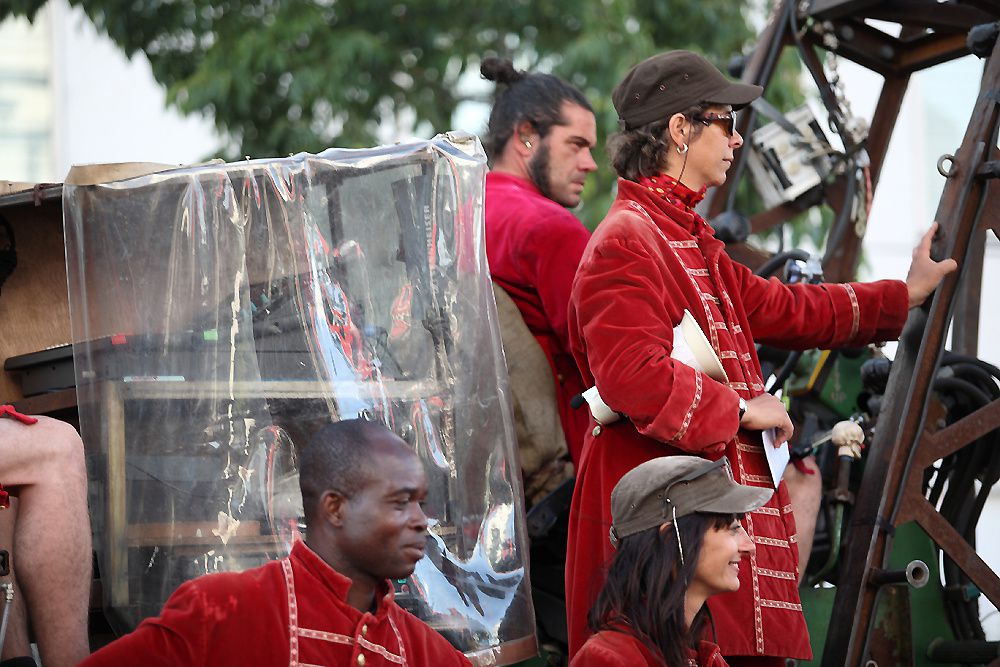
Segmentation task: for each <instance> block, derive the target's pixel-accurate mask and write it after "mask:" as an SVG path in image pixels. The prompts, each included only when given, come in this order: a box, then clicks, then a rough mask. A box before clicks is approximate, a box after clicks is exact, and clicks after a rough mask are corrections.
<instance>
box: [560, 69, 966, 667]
mask: <svg viewBox="0 0 1000 667" xmlns="http://www.w3.org/2000/svg"><path fill="white" fill-rule="evenodd" d="M760 93H761V89H760V87H758V86H749V85H744V84H739V83H733V82H730V81H728V80H727V79H726V78H725V77H724V76H722V74H720V73H719V71H718V70H716V69H715V67H713V66H712V65H711V64H710V63H709V62H708V61H706V60H705V59H704V58H702V57H700V56H698V55H696V54H693V53H690V52H687V51H672V52H668V53H663V54H660V55H657V56H654V57H652V58H649V59H647V60H645V61H643V62H641V63H639V64H638V65H636V66H635V67H634V68H632V70H631V71H630V72H629V73H628V74H627V75H626V76H625V78H624V79H623V80H622V82H621V83H620V84H619V85H618V87H617V88H616V89H615V91H614V95H613V100H614V103H615V108H616V109H617V110H618V116H619V120H620V124H621V128H622V131H621V132H620V133H618V134H617V135H615V136H614V137H612V138H611V140H610V141H609V153H610V155H611V163H612V165H613V166H614V168H615V170H616V171H617V172H618V175H619V176H620V178H619V180H618V196H617V198H616V200H615V202H614V204H613V205H612V207H611V210H610V211H609V213H608V215H607V217H606V218H605V219H604V221H603V222H602V223H601V224H600V226H599V227H598V228H597V231H596V232H595V233H594V235H593V237H592V238H591V240H590V242H589V244H588V245H587V249H586V251H585V252H584V255H583V258H582V260H581V263H580V267H579V269H578V272H577V275H576V279H575V281H574V284H573V290H572V295H571V299H570V309H569V323H570V324H569V331H570V342H571V351H572V352H573V355H574V357H575V358H576V361H577V364H578V365H579V367H580V370H581V372H582V376H583V379H584V381H585V382H586V383H587V384H588V385H590V386H595V387H597V389H598V390H599V392H600V395H601V397H602V398H603V400H604V402H605V403H606V404H607V405H608V406H609V407H610V409H611V410H613V411H615V412H618V413H620V414H622V415H624V416H625V417H627V419H622V420H620V421H617V422H615V423H613V424H607V425H605V426H604V427H603V428H595V429H594V430H593V433H592V434H588V435H587V438H586V440H585V442H584V446H583V454H582V457H581V461H580V464H579V466H578V468H577V471H578V473H577V483H576V487H575V490H574V495H573V505H572V508H571V511H570V519H569V521H570V524H569V545H568V550H567V552H568V553H567V563H566V602H567V614H568V622H569V640H570V654H571V655H573V654H574V653H575V652H576V651H578V650H580V647H581V646H582V645H583V643H584V641H585V640H586V638H587V636H588V634H589V631H588V629H587V623H586V614H587V610H588V609H589V608H590V606H591V604H592V603H593V601H594V600H595V598H596V594H597V591H598V590H599V589H600V585H601V582H602V580H603V568H604V566H605V564H606V563H607V562H609V561H610V559H611V557H612V555H613V554H612V552H611V549H610V547H609V545H608V543H607V538H606V536H607V534H608V529H609V527H610V525H611V514H610V508H609V506H608V497H609V495H610V493H611V489H612V488H613V487H614V485H615V484H616V483H617V482H618V480H619V479H621V477H622V475H624V474H625V473H626V472H628V471H629V470H631V469H632V468H635V467H636V466H637V465H639V464H641V463H643V462H645V461H648V460H650V459H653V458H656V457H660V456H664V455H670V454H680V453H688V454H695V455H698V456H701V457H705V458H709V459H718V458H720V457H723V456H725V457H726V458H727V459H728V460H729V462H730V463H731V465H732V469H733V472H734V475H735V477H736V481H737V482H739V483H741V484H747V485H752V486H759V487H763V488H774V484H773V482H772V480H771V477H770V472H769V468H768V464H767V460H766V457H765V455H764V449H763V445H762V441H761V430H762V429H766V428H772V427H773V428H775V429H776V430H777V433H778V436H777V439H776V443H775V444H776V445H780V444H781V443H782V442H783V441H784V440H786V439H787V438H788V437H789V436H790V435H791V430H792V425H791V422H790V421H789V419H788V415H787V414H786V413H785V410H784V408H783V406H782V405H781V404H780V403H779V402H778V401H777V400H775V399H774V398H773V397H772V396H770V395H768V394H767V393H766V392H765V391H764V379H763V378H762V377H761V369H760V363H759V362H758V360H757V353H756V350H755V347H754V343H755V340H757V341H761V342H764V343H767V344H769V345H777V346H784V347H791V348H809V347H820V348H826V349H829V348H837V347H858V346H861V345H864V344H866V343H869V342H873V341H881V340H889V339H894V338H896V337H898V335H899V333H900V331H901V329H902V327H903V323H904V322H905V320H906V316H907V310H908V308H910V307H913V306H916V305H919V304H920V303H922V302H923V301H924V299H925V298H926V297H927V296H928V295H929V294H930V293H931V292H932V291H933V290H934V288H935V287H936V286H937V285H938V283H939V282H940V281H941V278H942V277H943V276H944V275H945V274H946V273H948V272H949V271H952V270H954V268H955V263H954V262H953V261H952V260H946V261H945V262H941V263H937V262H934V261H933V260H932V259H931V258H930V242H931V237H932V235H933V232H934V229H933V228H932V229H931V231H930V232H928V234H927V235H926V236H925V237H924V239H923V240H922V241H921V244H920V246H918V248H917V251H916V252H915V253H914V261H913V264H912V265H911V267H910V273H909V275H908V276H907V280H906V282H905V283H904V282H902V281H879V282H875V283H849V284H836V285H835V284H825V285H801V284H799V285H793V286H788V285H783V284H781V283H780V282H778V281H777V280H770V281H767V280H763V279H761V278H758V277H756V276H754V275H753V274H752V273H751V272H750V270H749V269H747V268H746V267H744V266H742V265H740V264H737V263H736V262H733V261H731V260H730V259H729V257H728V255H726V253H725V252H724V246H723V244H722V243H721V242H720V241H718V240H717V239H715V237H714V236H713V234H712V229H711V228H710V227H709V226H708V224H706V222H705V221H704V220H703V219H702V218H701V216H699V215H698V214H697V213H696V212H695V210H694V207H695V206H696V205H697V204H698V202H699V201H700V200H701V198H702V196H703V195H704V193H705V190H706V188H709V187H712V186H715V185H720V184H721V183H723V182H724V181H725V179H726V172H727V171H728V169H729V166H730V165H731V163H732V160H733V156H734V153H735V151H736V150H737V149H739V147H740V146H741V145H742V143H743V138H742V137H741V136H740V135H739V133H738V132H736V130H735V126H734V121H733V115H732V114H733V111H734V110H736V109H739V108H740V107H742V106H744V105H746V104H748V103H749V102H751V101H752V100H753V99H754V98H756V97H757V96H759V95H760ZM685 310H687V311H690V313H691V314H692V315H693V316H694V318H695V319H696V320H697V323H698V325H699V326H700V327H701V330H702V331H703V332H704V334H705V336H706V337H707V339H708V341H709V342H710V344H711V347H712V349H713V351H714V352H715V354H716V356H718V357H719V359H720V360H721V364H722V368H723V370H724V374H725V379H724V380H725V381H723V382H718V381H715V380H713V379H711V378H710V377H708V376H707V375H705V374H704V373H701V372H700V371H697V370H695V369H694V368H692V367H691V366H688V365H685V364H683V363H680V362H678V361H674V360H673V359H672V358H671V353H672V352H673V349H674V339H673V331H674V327H675V326H677V325H678V324H679V323H680V322H681V318H682V316H683V314H684V311H685ZM743 526H744V528H745V529H746V531H747V533H748V534H749V535H750V537H751V538H752V539H753V541H754V544H755V545H756V553H755V555H754V556H752V557H751V558H749V559H746V560H743V561H742V562H741V565H740V572H739V576H740V582H741V586H740V589H739V590H738V591H736V592H732V593H725V594H721V595H718V596H715V597H713V598H712V599H711V600H710V601H709V607H710V608H711V610H712V615H713V617H714V619H715V626H716V629H717V632H718V639H719V645H720V646H721V648H722V653H723V655H725V656H726V658H727V660H728V661H729V663H730V664H732V665H769V664H773V665H783V664H784V662H783V658H786V657H789V658H799V659H804V658H809V657H810V656H811V654H812V652H811V650H810V647H809V637H808V632H807V630H806V624H805V619H804V617H803V615H802V606H801V603H800V601H799V595H798V589H797V583H798V578H799V572H800V564H799V558H798V547H797V544H796V529H795V519H794V517H793V516H792V507H791V502H790V499H789V495H788V490H787V488H786V485H785V484H784V483H780V484H779V485H778V487H777V491H776V493H775V494H774V496H773V497H772V498H771V499H770V500H769V501H768V503H767V504H766V505H765V506H763V507H761V508H760V509H757V510H755V511H753V512H751V513H750V514H747V516H746V518H745V519H744V521H743ZM802 567H803V568H804V564H803V565H802Z"/></svg>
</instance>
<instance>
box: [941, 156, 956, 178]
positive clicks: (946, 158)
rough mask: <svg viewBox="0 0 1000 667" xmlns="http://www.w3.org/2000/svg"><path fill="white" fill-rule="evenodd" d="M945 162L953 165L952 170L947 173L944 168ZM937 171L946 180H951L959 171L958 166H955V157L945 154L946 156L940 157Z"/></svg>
mask: <svg viewBox="0 0 1000 667" xmlns="http://www.w3.org/2000/svg"><path fill="white" fill-rule="evenodd" d="M945 162H949V163H950V164H951V168H950V169H948V170H947V171H945V168H944V163H945ZM937 170H938V173H939V174H941V175H942V176H944V177H945V178H951V177H952V176H954V175H955V173H956V172H957V171H958V165H956V164H955V156H954V155H949V154H948V153H945V154H944V155H942V156H941V157H939V158H938V161H937Z"/></svg>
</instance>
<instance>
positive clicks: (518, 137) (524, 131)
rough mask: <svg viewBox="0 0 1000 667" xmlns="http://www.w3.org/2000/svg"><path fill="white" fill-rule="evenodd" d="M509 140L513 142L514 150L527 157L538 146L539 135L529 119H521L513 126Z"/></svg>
mask: <svg viewBox="0 0 1000 667" xmlns="http://www.w3.org/2000/svg"><path fill="white" fill-rule="evenodd" d="M510 141H512V142H514V151H515V152H516V153H517V154H518V155H521V156H523V157H529V156H530V155H531V154H532V153H534V152H535V150H536V149H537V147H538V142H539V141H541V137H539V136H538V130H536V129H535V126H534V125H532V124H531V122H530V121H526V120H522V121H521V122H520V123H518V124H517V125H516V126H515V127H514V134H513V135H512V136H511V138H510Z"/></svg>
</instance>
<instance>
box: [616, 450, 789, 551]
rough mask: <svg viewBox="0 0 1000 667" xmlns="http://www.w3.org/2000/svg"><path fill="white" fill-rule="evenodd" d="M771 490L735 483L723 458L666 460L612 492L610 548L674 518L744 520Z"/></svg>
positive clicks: (646, 466) (631, 474)
mask: <svg viewBox="0 0 1000 667" xmlns="http://www.w3.org/2000/svg"><path fill="white" fill-rule="evenodd" d="M773 493H774V490H773V489H767V488H761V487H755V486H744V485H742V484H737V483H736V481H735V480H734V479H733V472H732V470H731V469H730V468H729V461H727V460H726V458H725V457H723V458H721V459H719V460H718V461H708V460H705V459H702V458H699V457H697V456H663V457H660V458H656V459H653V460H651V461H646V462H645V463H643V464H641V465H638V466H636V467H635V468H633V469H632V470H630V471H628V472H627V473H625V476H624V477H622V478H621V480H619V482H618V484H616V485H615V488H614V490H613V491H612V492H611V521H612V525H611V535H610V536H611V544H612V545H616V544H617V542H618V540H620V539H621V538H623V537H627V536H629V535H633V534H635V533H638V532H641V531H643V530H646V529H648V528H653V527H654V526H659V525H662V524H664V523H670V522H671V521H672V520H673V519H674V518H678V519H679V518H680V517H682V516H687V515H688V514H694V513H695V512H705V513H711V514H743V513H746V512H749V511H751V510H755V509H757V508H758V507H760V506H761V505H763V504H764V503H766V502H767V501H768V500H769V499H770V498H771V495H772V494H773Z"/></svg>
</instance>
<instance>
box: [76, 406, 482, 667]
mask: <svg viewBox="0 0 1000 667" xmlns="http://www.w3.org/2000/svg"><path fill="white" fill-rule="evenodd" d="M299 468H300V472H299V485H300V488H301V490H302V501H303V507H304V508H305V514H306V524H307V538H306V541H305V543H302V542H299V543H297V544H296V545H295V547H294V548H293V549H292V553H291V555H290V556H289V557H288V558H285V559H282V560H280V561H274V562H271V563H268V564H267V565H264V566H262V567H259V568H256V569H253V570H248V571H246V572H242V573H239V574H231V573H227V574H214V575H208V576H204V577H200V578H198V579H195V580H193V581H189V582H187V583H185V584H183V585H182V586H181V587H180V588H178V589H177V591H176V592H175V593H174V594H173V595H172V596H171V597H170V599H169V600H167V603H166V605H164V607H163V611H162V612H161V614H160V616H158V617H157V618H153V619H147V620H146V621H144V622H143V623H142V624H141V625H140V626H139V627H138V628H137V629H136V631H135V632H133V633H131V634H129V635H126V636H125V637H122V638H121V639H119V640H118V641H116V642H113V643H111V644H109V645H108V646H106V647H105V648H103V649H101V650H100V651H98V652H97V653H95V654H93V655H92V656H90V658H89V659H88V660H86V661H84V662H83V665H86V666H88V667H90V666H93V665H126V664H136V663H138V662H139V661H140V660H141V662H142V663H143V665H144V667H154V666H157V665H163V666H167V665H213V667H215V666H219V667H222V666H225V665H234V666H235V665H240V666H243V665H262V666H266V665H283V666H284V665H289V664H294V665H297V664H303V665H305V664H310V665H358V666H359V667H374V666H376V665H378V666H381V665H386V666H388V665H393V666H398V665H435V666H437V665H442V666H448V665H469V664H470V663H469V660H468V659H467V658H466V657H465V656H464V655H462V654H461V653H459V652H458V651H457V650H455V649H454V648H452V646H451V645H450V644H449V643H448V642H447V641H445V639H444V638H443V637H441V636H440V635H438V634H437V633H436V632H434V631H433V630H431V629H430V628H429V627H428V626H427V625H425V624H424V623H423V622H422V621H420V620H419V619H418V618H416V617H415V616H413V615H411V614H409V613H408V612H406V611H404V610H403V609H402V608H401V607H399V605H397V604H396V603H395V602H394V601H393V597H392V587H391V586H390V584H389V582H388V581H387V580H388V579H403V578H405V577H408V576H409V575H410V574H412V572H413V568H414V566H415V565H416V564H417V561H419V560H420V559H421V558H423V556H424V549H425V545H426V534H427V517H426V516H424V513H423V510H422V509H421V503H422V502H423V500H424V498H425V496H426V495H427V480H426V476H425V474H424V470H423V467H422V466H421V464H420V461H419V460H418V459H417V457H416V456H415V455H414V454H413V452H412V450H411V449H410V448H409V447H408V446H407V444H406V443H405V442H403V441H402V440H401V439H400V438H398V437H397V436H396V435H394V434H393V433H392V432H391V431H389V430H388V429H387V428H385V427H384V426H381V425H378V424H374V423H371V422H366V421H359V420H349V421H342V422H338V423H335V424H329V425H327V426H325V427H323V428H322V429H321V430H320V431H319V432H318V433H317V434H316V435H315V436H314V437H313V439H312V440H311V441H310V442H309V444H308V445H307V446H306V447H305V449H304V450H303V452H302V456H301V459H300V466H299Z"/></svg>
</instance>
